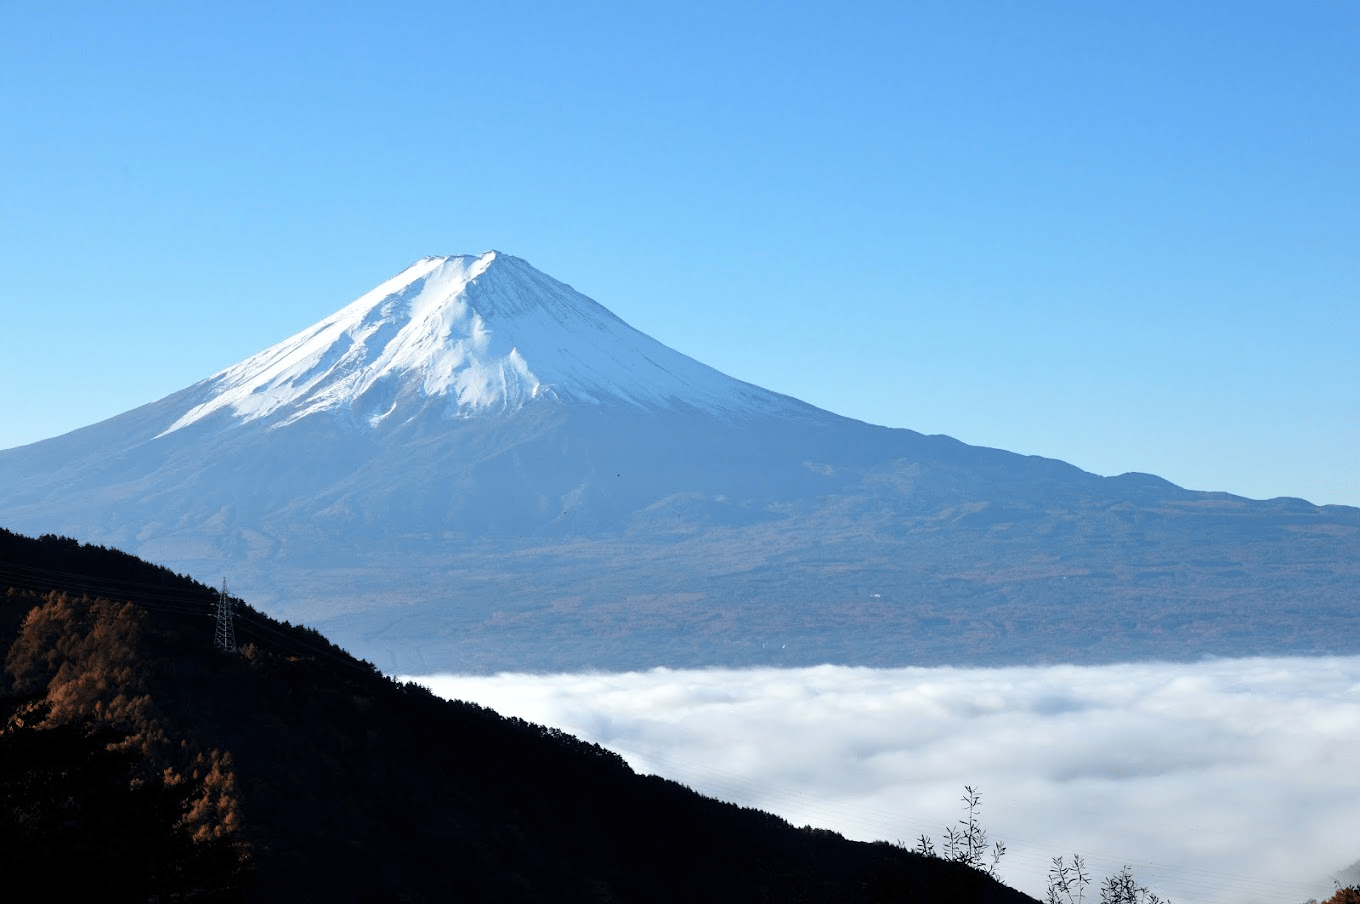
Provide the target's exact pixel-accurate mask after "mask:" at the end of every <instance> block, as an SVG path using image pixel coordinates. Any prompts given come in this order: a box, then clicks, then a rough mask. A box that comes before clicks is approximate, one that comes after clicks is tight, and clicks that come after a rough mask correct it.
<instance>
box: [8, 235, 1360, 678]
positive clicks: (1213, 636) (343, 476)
mask: <svg viewBox="0 0 1360 904" xmlns="http://www.w3.org/2000/svg"><path fill="white" fill-rule="evenodd" d="M0 525H3V526H5V527H8V528H10V529H12V530H17V531H23V532H27V533H34V534H38V533H59V534H66V535H69V536H73V537H76V538H79V539H81V540H85V541H89V542H96V543H102V544H106V545H111V546H117V547H120V548H122V549H125V550H127V551H129V552H132V553H135V554H137V555H139V556H141V557H143V558H147V559H151V560H153V561H157V562H160V563H163V564H166V565H168V566H170V567H172V568H174V569H176V570H180V571H184V572H186V573H192V574H194V575H195V576H197V577H199V578H200V579H204V580H208V581H210V582H213V583H216V581H217V580H218V579H219V578H220V577H222V576H225V577H226V578H228V579H229V581H230V583H231V586H232V588H233V590H234V591H235V592H236V593H238V594H240V595H242V596H244V597H246V598H248V599H249V600H250V601H251V602H252V603H254V604H256V605H258V606H260V607H262V608H264V609H266V610H268V611H270V612H271V613H272V614H274V615H277V616H280V617H286V618H289V619H292V620H299V621H305V622H307V623H309V624H312V625H314V626H316V627H318V628H320V629H321V630H323V631H324V632H325V633H326V634H327V635H328V636H330V637H331V638H333V639H335V640H336V641H337V642H339V643H341V645H343V646H345V647H347V648H349V649H350V650H351V651H353V652H355V653H357V654H359V655H361V656H364V657H365V658H368V659H370V660H372V661H373V662H375V663H376V664H377V665H379V666H380V667H382V668H383V669H385V670H388V671H394V672H408V673H410V672H425V673H428V672H433V671H464V672H473V671H495V670H504V669H514V670H547V669H581V668H610V669H617V668H645V667H649V666H655V665H668V666H695V665H768V664H786V665H805V664H813V663H820V662H836V663H849V664H860V665H906V664H938V663H970V664H980V663H995V664H999V663H1019V662H1051V661H1075V662H1094V661H1113V660H1120V659H1134V658H1149V657H1155V658H1163V659H1167V658H1170V659H1184V658H1194V657H1199V656H1204V655H1245V654H1265V653H1276V654H1278V653H1287V652H1296V653H1315V652H1360V631H1357V630H1356V627H1357V615H1360V590H1357V588H1360V509H1355V508H1349V507H1344V506H1314V505H1311V504H1309V503H1306V502H1304V501H1302V500H1297V499H1274V500H1267V501H1257V500H1248V499H1243V498H1240V497H1236V496H1231V495H1227V494H1223V493H1202V492H1194V491H1191V490H1186V489H1182V488H1179V487H1176V486H1174V485H1172V484H1170V483H1168V482H1166V481H1164V480H1161V479H1159V478H1156V477H1153V476H1150V475H1144V474H1125V475H1122V476H1119V477H1099V476H1096V475H1093V474H1089V473H1086V472H1084V471H1081V470H1080V469H1078V468H1075V467H1073V466H1071V465H1067V464H1064V463H1062V462H1059V461H1055V460H1051V459H1043V458H1037V457H1032V456H1021V455H1015V454H1012V453H1008V452H1003V451H999V450H995V449H986V448H979V447H973V446H967V445H965V444H963V443H960V442H958V441H956V440H953V439H950V438H948V437H944V436H923V435H921V434H919V433H915V432H913V431H910V430H902V429H890V428H885V427H877V426H873V425H869V424H865V423H862V422H859V421H854V420H850V419H848V418H844V417H840V416H838V415H835V414H832V413H830V412H827V411H823V410H821V409H818V408H815V407H813V406H810V405H807V404H805V403H803V402H800V401H798V400H796V399H792V398H789V397H787V396H783V395H779V394H778V393H775V392H771V391H768V390H765V389H761V388H759V387H756V386H752V385H750V384H747V383H743V382H741V381H739V380H735V379H732V378H730V377H728V376H725V375H723V374H721V373H719V372H718V371H715V370H713V369H712V368H709V367H707V366H705V365H703V364H701V363H699V362H697V361H695V360H693V359H691V358H688V357H686V356H685V355H682V354H680V353H679V352H676V351H673V350H672V349H669V348H667V347H666V346H664V345H661V344H660V343H658V342H656V341H655V340H653V339H651V338H650V337H648V336H646V335H644V334H642V333H640V332H638V331H637V330H635V329H633V328H632V327H630V326H628V325H627V324H626V323H624V322H623V321H621V320H620V319H619V318H617V317H615V316H614V315H613V314H611V313H610V312H609V311H608V310H606V309H605V308H603V307H602V306H600V305H599V304H597V303H595V302H594V301H592V300H590V299H589V298H587V297H585V296H584V295H582V294H580V293H579V292H576V291H575V290H573V289H572V288H571V287H569V286H567V285H564V284H563V283H560V282H557V281H556V280H553V279H551V278H550V277H548V276H545V275H544V274H542V273H540V272H538V271H537V270H535V269H533V268H532V267H531V266H529V265H528V264H527V263H525V262H524V261H522V260H519V259H518V258H514V257H511V256H508V255H504V254H500V253H497V252H490V253H487V254H483V255H480V256H455V257H429V258H425V259H423V260H421V261H418V262H417V263H415V264H413V265H412V266H411V267H409V268H407V269H406V270H405V271H403V272H402V273H400V274H398V275H396V276H394V277H393V278H391V279H389V280H387V281H386V282H384V283H383V284H381V285H380V286H378V287H377V288H375V289H373V290H372V291H371V292H369V293H367V294H365V295H364V296H363V297H361V298H359V299H358V300H356V301H354V302H353V303H351V304H350V305H348V306H346V307H344V308H342V309H341V310H339V311H338V312H336V313H335V314H334V315H332V316H330V317H328V318H326V319H325V320H323V321H321V322H320V323H318V324H316V325H315V326H313V327H311V328H309V329H306V330H303V331H302V332H300V333H298V334H297V335H295V336H293V337H291V338H289V339H286V340H284V341H283V342H280V343H278V344H277V345H274V346H272V347H270V348H268V349H265V350H264V351H262V352H260V353H259V354H257V355H254V356H252V357H250V358H248V359H246V360H245V361H242V362H241V363H239V364H236V365H234V366H232V367H229V368H227V369H226V370H224V371H221V372H220V373H217V374H215V375H213V376H211V377H209V378H207V379H206V380H203V381H202V382H200V383H197V384H195V385H193V386H190V387H188V388H186V389H184V390H181V391H180V392H177V393H175V394H173V395H171V396H168V397H167V398H164V399H161V400H160V401H158V402H153V403H151V404H148V405H145V406H143V407H141V408H137V409H134V410H132V411H129V412H127V413H125V414H122V415H119V416H117V417H114V418H111V419H109V420H107V421H104V422H102V423H98V424H94V425H92V426H89V427H85V428H83V429H80V430H76V431H74V432H72V433H69V434H66V435H64V436H59V437H55V438H53V439H49V440H44V441H42V442H39V443H34V444H32V445H29V446H23V447H20V448H16V449H10V450H6V451H3V452H0Z"/></svg>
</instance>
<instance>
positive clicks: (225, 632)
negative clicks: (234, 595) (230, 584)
mask: <svg viewBox="0 0 1360 904" xmlns="http://www.w3.org/2000/svg"><path fill="white" fill-rule="evenodd" d="M216 646H217V649H219V650H223V651H224V652H227V653H235V652H236V629H235V627H234V626H233V625H232V617H231V597H229V596H227V579H226V578H223V579H222V590H221V591H220V592H219V593H218V594H217V641H216Z"/></svg>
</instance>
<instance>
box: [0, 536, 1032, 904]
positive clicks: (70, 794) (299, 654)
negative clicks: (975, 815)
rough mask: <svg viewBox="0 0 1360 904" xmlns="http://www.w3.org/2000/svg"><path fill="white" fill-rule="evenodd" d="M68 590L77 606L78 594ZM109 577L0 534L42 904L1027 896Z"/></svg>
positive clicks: (112, 554)
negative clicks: (229, 628) (226, 629)
mask: <svg viewBox="0 0 1360 904" xmlns="http://www.w3.org/2000/svg"><path fill="white" fill-rule="evenodd" d="M85 594H89V595H85ZM213 597H214V595H213V592H212V591H211V590H209V589H208V588H207V587H204V586H202V585H199V584H196V583H194V582H192V581H190V580H188V579H186V578H183V577H181V576H178V575H175V574H173V573H172V572H169V571H168V570H166V569H162V568H158V567H156V566H151V565H147V564H146V563H144V562H141V561H139V560H137V559H134V558H133V557H131V556H127V555H125V554H122V553H119V552H117V551H113V550H108V549H104V548H99V547H92V546H82V545H80V544H78V543H76V542H75V541H73V540H68V539H65V538H58V537H44V538H42V539H39V540H32V539H29V538H26V537H22V536H18V535H15V534H12V533H10V532H8V531H0V652H3V654H4V673H3V675H0V766H3V768H0V865H3V866H4V867H6V869H7V870H8V871H9V872H10V873H11V874H12V875H13V874H15V873H17V872H18V871H19V870H20V869H21V868H22V869H23V870H25V871H27V872H29V873H30V874H33V875H41V876H42V880H43V883H44V884H43V888H44V891H45V893H46V894H47V895H48V896H50V897H53V898H59V899H70V898H74V897H75V896H76V895H83V894H92V895H95V894H97V895H98V896H100V897H103V898H106V899H107V898H110V897H112V898H113V899H115V900H171V899H173V900H198V901H228V900H245V901H290V902H291V901H336V900H376V899H382V900H404V901H455V900H456V901H497V902H502V901H511V902H513V901H526V902H528V901H553V902H558V901H619V902H624V901H629V902H633V901H636V902H643V901H657V902H669V901H674V902H681V901H733V902H737V901H741V902H746V901H760V900H772V901H826V902H840V901H942V902H943V901H960V902H962V901H977V902H1014V904H1021V902H1026V901H1031V900H1032V899H1030V898H1028V897H1026V896H1025V895H1022V894H1020V893H1018V892H1016V891H1014V890H1012V889H1009V888H1006V887H1004V886H1002V885H1000V884H998V883H996V882H994V881H993V880H992V879H990V878H988V877H986V876H985V875H983V874H981V873H978V872H976V871H974V870H971V869H968V868H965V867H963V866H961V865H959V864H955V863H948V862H945V861H942V860H938V859H929V858H922V857H920V856H917V855H915V854H912V853H910V852H908V851H905V850H903V849H901V848H899V847H896V846H894V845H889V844H885V843H878V844H864V843H858V842H850V841H847V840H845V839H844V838H841V837H840V836H838V835H836V834H834V833H831V832H825V831H819V830H814V829H811V828H803V829H799V828H795V827H793V826H790V825H788V824H787V823H785V822H783V821H782V820H780V819H778V818H776V817H773V816H771V815H769V814H766V813H762V812H759V811H755V810H750V809H743V808H739V807H736V806H734V805H730V804H724V803H720V802H718V801H715V800H712V799H709V798H705V797H701V796H700V795H698V794H695V793H694V792H692V791H690V790H688V789H686V788H684V787H682V786H680V785H677V784H675V783H674V782H670V781H666V780H664V779H660V778H657V777H653V776H639V775H635V774H634V773H633V772H632V771H631V770H630V769H629V768H628V767H627V765H626V764H624V762H623V761H622V760H621V759H620V758H619V757H618V756H617V755H615V754H613V753H610V752H608V751H606V750H603V749H602V748H600V747H598V746H595V745H592V744H587V743H584V742H582V741H579V740H577V739H576V738H573V737H570V736H568V735H565V734H563V733H562V732H559V731H556V730H554V729H551V728H544V727H541V726H537V725H531V724H528V723H526V722H523V721H521V720H517V719H505V718H502V717H500V716H498V715H496V714H495V713H493V712H491V711H489V710H486V709H483V708H481V707H478V706H475V705H473V704H467V703H450V702H446V701H443V700H439V699H437V698H435V697H433V696H432V695H431V694H430V693H429V692H427V691H426V690H424V689H423V688H420V687H417V686H415V685H410V684H399V683H396V682H393V681H391V680H390V679H387V678H385V677H383V676H382V675H380V674H378V673H377V672H376V671H375V670H374V669H373V668H372V666H370V665H369V664H367V663H364V662H360V661H358V660H356V659H354V658H352V657H350V656H349V655H348V654H346V653H345V652H344V651H342V650H340V649H339V648H337V647H335V646H333V645H332V644H330V643H329V642H328V641H327V640H326V639H325V638H323V637H322V636H320V635H319V634H317V633H316V632H314V631H311V630H309V629H302V628H298V627H293V626H290V625H287V624H284V623H279V622H276V621H274V620H272V619H269V618H268V617H266V616H263V615H261V614H260V613H258V612H256V611H254V610H253V609H251V608H250V607H248V606H244V605H238V618H237V620H236V632H237V639H238V640H239V641H241V642H242V644H243V647H242V650H241V652H240V653H239V654H228V653H223V652H219V651H217V650H216V649H214V648H213V644H212V641H213V633H214V631H213V624H214V623H213V619H212V617H211V615H210V611H211V602H212V600H213Z"/></svg>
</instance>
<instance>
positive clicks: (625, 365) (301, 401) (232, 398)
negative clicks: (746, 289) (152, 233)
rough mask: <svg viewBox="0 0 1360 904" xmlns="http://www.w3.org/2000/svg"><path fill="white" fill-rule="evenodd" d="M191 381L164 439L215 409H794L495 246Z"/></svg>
mask: <svg viewBox="0 0 1360 904" xmlns="http://www.w3.org/2000/svg"><path fill="white" fill-rule="evenodd" d="M199 386H200V388H201V389H202V394H201V401H200V402H199V404H197V405H195V406H194V407H192V408H191V409H190V410H188V411H186V412H185V413H184V414H183V416H181V417H180V418H179V419H178V420H176V421H175V422H174V423H173V424H172V425H171V426H170V427H169V428H168V429H167V430H166V431H165V433H172V432H174V431H176V430H179V429H181V428H183V427H186V426H188V425H189V424H192V423H194V422H196V421H199V420H202V419H203V418H205V417H207V416H209V415H211V414H213V413H215V412H219V411H226V412H229V413H230V414H231V415H232V416H233V419H234V420H235V421H236V422H247V421H254V420H259V419H262V418H263V419H268V420H269V422H270V423H271V426H284V425H286V424H289V423H293V422H294V421H297V420H298V419H300V418H303V417H307V416H309V415H313V414H317V413H320V412H332V413H333V414H335V415H337V416H341V417H343V418H345V419H347V420H350V421H352V422H354V423H355V424H356V425H368V426H377V425H379V424H381V423H383V422H385V421H390V420H392V419H394V418H395V419H396V421H397V422H400V421H403V420H406V419H407V418H409V417H413V416H415V415H416V414H418V413H420V412H421V411H428V410H430V409H431V408H434V409H436V410H437V411H438V412H439V414H440V415H441V416H442V417H445V418H466V417H477V416H484V415H489V414H496V413H504V412H511V411H515V410H518V409H519V408H522V407H523V406H524V405H526V404H529V403H531V402H533V401H535V400H539V399H556V400H558V401H576V402H583V403H587V404H601V403H605V402H622V403H626V404H630V405H635V406H641V407H645V408H657V407H673V406H675V405H676V404H683V405H689V406H693V407H700V408H706V409H710V410H717V411H735V410H743V409H751V408H761V409H766V410H769V409H784V408H787V407H789V406H790V405H793V404H796V403H793V402H792V400H790V399H787V398H786V397H784V396H779V395H777V394H775V393H770V392H767V391H765V390H762V389H759V388H757V387H754V386H750V385H749V384H746V383H742V382H740V381H738V380H733V379H732V378H730V377H726V376H724V375H723V374H720V373H718V372H717V371H715V370H713V369H711V368H709V367H706V366H705V365H703V364H700V363H699V362H697V361H694V360H693V359H691V358H688V357H685V356H684V355H681V354H679V353H678V352H675V351H673V350H671V349H669V348H666V347H665V346H663V345H661V344H660V343H658V342H656V341H655V340H654V339H651V338H650V337H648V336H646V335H644V334H642V333H640V332H638V331H637V330H635V329H633V328H632V327H630V326H628V325H627V324H626V323H624V322H623V321H622V320H620V319H619V318H617V317H615V316H614V315H613V314H612V313H610V312H609V311H608V310H606V309H605V308H604V307H602V306H600V305H599V304H596V303H595V302H594V301H592V300H590V299H589V298H587V297H586V296H584V295H582V294H581V293H579V292H577V291H575V290H574V289H572V288H571V287H570V286H568V285H565V284H563V283H560V282H558V281H557V280H555V279H552V278H551V277H549V276H546V275H545V274H543V273H540V272H539V271H538V270H535V269H534V268H533V267H531V266H530V265H529V264H528V263H527V262H525V261H523V260H520V259H519V258H516V257H512V256H510V255H507V254H502V253H500V252H498V251H488V252H485V253H484V254H480V255H451V256H447V257H426V258H422V259H421V260H419V261H417V262H415V263H414V264H412V265H411V266H409V267H407V268H406V269H405V270H403V271H402V272H401V273H398V274H397V275H396V276H394V277H392V278H391V279H388V280H386V281H385V282H383V283H382V284H380V285H379V286H377V287H376V288H374V289H373V290H372V291H370V292H367V293H365V294H364V295H363V296H361V297H360V298H358V299H356V300H355V301H354V302H352V303H351V304H349V305H347V306H346V307H344V308H342V309H341V310H339V311H337V312H336V313H335V314H332V315H331V316H330V317H327V318H326V319H324V320H322V321H321V322H320V323H317V324H316V325H314V326H312V327H310V328H308V329H306V330H303V331H302V332H300V333H298V334H297V335H295V336H292V337H291V338H289V339H286V340H284V341H283V342H280V343H279V344H278V345H275V346H273V347H271V348H268V349H265V350H264V351H262V352H260V353H259V354H257V355H254V356H253V357H251V358H248V359H246V360H245V361H242V362H241V363H240V364H237V365H234V366H232V367H229V368H227V369H226V370H224V371H221V372H220V373H218V374H216V375H214V376H212V377H210V378H208V379H207V380H205V381H204V382H203V383H201V384H199ZM162 435H164V434H162Z"/></svg>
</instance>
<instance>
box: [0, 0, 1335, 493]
mask: <svg viewBox="0 0 1360 904" xmlns="http://www.w3.org/2000/svg"><path fill="white" fill-rule="evenodd" d="M488 7H490V8H489V9H488ZM1358 63H1360V4H1357V3H1354V2H1302V0H1298V2H1277V3H1251V2H1232V3H1186V2H1176V3H1164V4H1158V3H1139V4H1114V3H1091V2H1071V3H1034V4H1030V3H1016V2H994V3H982V4H972V3H966V2H949V3H945V2H929V3H903V2H900V0H899V2H896V3H881V4H879V3H844V4H837V5H834V6H832V5H824V4H809V3H799V2H781V3H759V4H757V3H744V4H743V3H733V2H724V3H684V4H680V3H671V4H637V3H604V2H601V3H546V2H545V3H515V2H505V3H492V4H463V3H442V4H439V3H418V2H408V3H386V4H379V3H376V2H372V3H356V2H338V0H337V2H329V3H325V4H320V3H301V2H297V3H287V2H268V3H265V2H241V0H236V2H232V3H229V4H227V3H215V4H214V3H185V2H128V3H119V4H106V3H94V2H90V3H71V2H61V0H46V2H29V0H0V314H2V315H3V317H2V319H0V323H3V327H2V328H0V329H2V331H0V335H3V347H0V351H2V352H3V354H0V410H2V411H3V417H0V448H7V447H10V446H14V445H20V444H23V443H28V442H32V441H35V440H38V439H42V438H45V437H48V436H53V435H56V434H59V433H63V432H65V431H67V430H71V429H74V428H76V427H80V426H83V425H85V424H88V423H93V422H95V421H98V420H102V419H103V418H106V417H110V416H112V415H115V414H118V413H120V412H122V411H124V410H127V409H129V408H133V407H136V406H137V405H140V404H143V403H145V402H149V401H152V400H154V399H157V398H160V397H162V396H164V395H167V394H169V393H171V392H173V391H175V390H177V389H180V388H183V387H184V386H187V385H189V384H190V383H193V382H195V381H197V380H199V379H202V378H203V377H206V376H208V375H209V374H211V373H213V372H215V371H217V370H219V369H221V368H223V367H225V366H227V365H230V364H233V363H235V362H236V361H238V360H240V359H242V358H245V357H247V356H248V355H250V354H252V353H254V352H256V351H259V350H260V349H262V348H264V347H266V346H267V345H270V344H272V343H274V342H276V341H278V340H280V339H283V338H285V337H286V336H288V335H290V334H292V333H293V332H296V331H297V330H299V329H301V328H303V327H305V326H308V325H309V324H311V323H313V322H315V321H316V320H318V319H320V318H321V317H322V316H324V315H326V314H328V313H330V312H331V311H333V310H335V309H337V308H339V307H341V306H342V305H344V304H346V303H348V302H349V301H351V300H353V299H354V298H355V297H357V296H358V295H360V294H362V293H363V292H364V291H366V290H368V289H369V288H371V287H373V286H374V285H375V284H377V283H378V282H379V281H381V280H382V279H384V278H386V277H388V276H391V275H393V274H394V273H396V272H397V271H399V270H401V269H402V268H404V267H405V266H406V265H407V264H409V263H411V262H412V261H414V260H415V259H417V258H420V257H422V256H425V255H427V254H451V253H473V252H481V251H485V250H487V249H491V248H495V249H498V250H501V251H504V252H506V253H509V254H514V255H517V256H519V257H523V258H525V259H526V260H528V261H529V262H530V263H532V264H533V265H534V266H536V267H538V268H539V269H541V270H543V271H545V272H547V273H549V274H550V275H552V276H555V277H556V278H558V279H561V280H563V281H565V282H568V283H570V284H572V285H573V286H575V287H576V288H577V289H579V290H581V291H582V292H585V293H586V294H587V295H590V296H591V297H593V298H595V299H596V300H597V301H599V302H600V303H602V304H604V305H605V306H606V307H609V308H610V309H612V310H613V311H614V312H615V313H617V314H619V315H620V316H621V317H623V318H624V319H625V320H627V321H629V322H630V323H632V324H633V325H634V326H636V327H638V328H639V329H641V330H643V331H645V332H647V333H650V334H651V335H653V336H655V337H656V338H657V339H659V340H661V341H662V342H665V343H666V344H668V345H671V346H673V347H674V348H676V349H679V350H680V351H683V352H685V353H687V354H690V355H692V356H694V357H696V358H698V359H700V360H702V361H704V362H706V363H708V364H711V365H713V366H715V367H717V368H719V369H720V370H723V371H725V372H727V373H730V374H732V375H733V376H737V377H740V378H742V379H745V380H748V381H751V382H754V383H758V384H760V385H763V386H766V387H768V388H770V389H774V390H777V391H780V392H784V393H788V394H790V395H793V396H797V397H799V398H802V399H804V400H806V401H808V402H811V403H813V404H816V405H819V406H822V407H824V408H828V409H831V410H833V411H837V412H839V413H842V414H846V415H850V416H853V417H857V418H861V419H863V420H866V421H871V422H874V423H879V424H887V425H891V426H902V427H910V428H913V429H916V430H920V431H923V432H927V433H947V434H949V435H951V436H955V437H957V438H959V439H961V440H964V441H966V442H970V443H976V444H982V445H990V446H998V447H1001V448H1006V449H1011V450H1014V451H1018V452H1025V453H1034V454H1041V455H1046V456H1051V457H1054V458H1061V459H1064V460H1066V461H1070V462H1072V463H1074V464H1077V465H1079V466H1081V467H1084V468H1087V469H1088V470H1092V471H1095V472H1097V473H1102V474H1117V473H1122V472H1124V471H1147V472H1152V473H1156V474H1159V475H1161V476H1163V477H1166V478H1168V479H1169V480H1172V481H1174V482H1176V483H1179V484H1181V485H1183V486H1188V487H1192V488H1195V489H1209V490H1227V491H1230V492H1234V493H1238V494H1241V495H1246V496H1253V497H1270V496H1277V495H1290V496H1301V497H1304V498H1307V499H1309V500H1311V501H1313V502H1318V503H1345V504H1349V505H1360V228H1357V221H1358V220H1360V213H1358V212H1360V191H1357V187H1358V186H1360V176H1358V175H1357V174H1358V172H1360V141H1358V140H1357V138H1358V137H1360V128H1358V126H1360V114H1358V112H1357V108H1358V107H1360V101H1358V100H1357V98H1360V89H1358V88H1357V85H1360V65H1357V64H1358Z"/></svg>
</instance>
